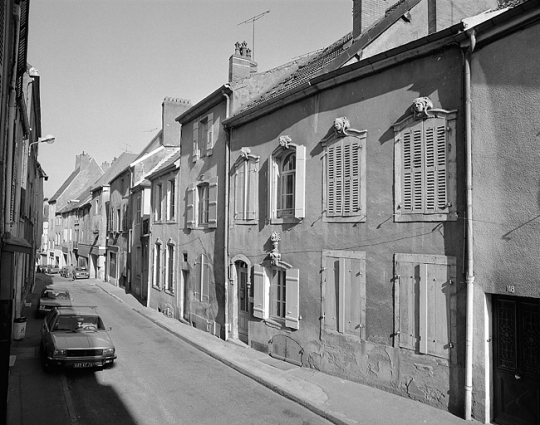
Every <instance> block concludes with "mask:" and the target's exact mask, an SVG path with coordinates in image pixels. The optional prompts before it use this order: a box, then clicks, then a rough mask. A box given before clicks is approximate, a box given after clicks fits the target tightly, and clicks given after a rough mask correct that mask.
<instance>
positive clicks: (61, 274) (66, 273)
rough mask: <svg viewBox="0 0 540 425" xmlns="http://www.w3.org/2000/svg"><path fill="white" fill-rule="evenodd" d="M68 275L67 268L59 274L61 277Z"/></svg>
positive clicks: (62, 269)
mask: <svg viewBox="0 0 540 425" xmlns="http://www.w3.org/2000/svg"><path fill="white" fill-rule="evenodd" d="M68 273H69V269H68V268H67V267H62V268H61V269H60V272H59V274H60V276H62V277H68Z"/></svg>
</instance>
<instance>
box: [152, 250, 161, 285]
mask: <svg viewBox="0 0 540 425" xmlns="http://www.w3.org/2000/svg"><path fill="white" fill-rule="evenodd" d="M161 255H162V253H161V242H160V241H157V242H156V244H155V246H154V286H155V287H156V288H160V287H161Z"/></svg>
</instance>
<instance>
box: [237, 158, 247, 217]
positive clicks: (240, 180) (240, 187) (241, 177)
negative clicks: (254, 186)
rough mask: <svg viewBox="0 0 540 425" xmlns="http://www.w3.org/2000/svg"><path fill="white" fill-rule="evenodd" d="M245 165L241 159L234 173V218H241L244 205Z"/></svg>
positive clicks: (243, 214)
mask: <svg viewBox="0 0 540 425" xmlns="http://www.w3.org/2000/svg"><path fill="white" fill-rule="evenodd" d="M246 166H247V161H242V162H241V163H240V164H239V166H238V167H236V170H235V173H234V219H235V220H243V219H244V217H245V209H246V208H245V207H246Z"/></svg>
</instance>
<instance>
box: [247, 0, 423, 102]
mask: <svg viewBox="0 0 540 425" xmlns="http://www.w3.org/2000/svg"><path fill="white" fill-rule="evenodd" d="M419 2H420V0H398V1H397V2H396V3H394V4H393V5H392V6H390V7H389V8H388V9H386V13H385V16H384V17H382V18H381V19H379V20H377V21H376V22H375V23H374V24H373V25H372V26H370V27H369V28H367V30H366V31H364V32H362V34H360V36H359V37H357V38H356V39H353V37H352V32H350V33H348V34H346V35H345V36H343V37H342V38H340V39H339V40H337V41H336V42H334V43H332V44H331V45H330V46H328V47H326V48H324V49H321V50H320V52H319V53H318V54H315V55H314V56H313V57H312V59H311V60H310V61H309V62H308V63H307V64H305V65H304V66H300V67H299V68H298V70H296V71H294V72H292V73H291V74H290V75H288V76H286V77H285V78H284V79H282V80H281V81H280V82H279V83H278V84H276V85H275V86H274V87H272V88H271V89H270V90H268V91H266V92H265V93H264V94H263V95H261V96H259V97H257V98H255V99H254V100H253V101H251V102H249V103H247V104H246V105H245V106H244V107H243V108H242V109H241V110H240V111H239V112H243V111H246V110H248V109H251V108H253V107H256V106H259V105H262V104H264V103H266V102H268V101H270V100H272V99H274V98H276V97H278V96H280V95H282V94H283V93H286V92H289V91H292V90H294V89H295V88H297V87H299V86H301V85H303V84H305V83H307V82H308V81H309V80H310V79H311V78H313V77H315V76H317V75H320V74H321V73H325V72H328V71H331V70H334V69H337V68H339V67H340V66H342V65H344V64H345V63H346V62H347V61H348V60H349V59H350V58H351V57H353V56H354V55H356V54H357V53H358V52H361V51H362V49H363V48H365V47H366V46H367V45H369V44H370V43H371V42H372V41H374V40H375V39H376V38H377V37H378V36H379V35H381V34H382V33H383V32H384V31H386V30H387V29H388V28H389V27H390V26H392V25H393V24H394V23H395V22H396V21H397V20H398V19H400V18H401V16H403V14H404V13H405V12H406V11H408V10H410V9H411V8H413V7H414V6H416V5H417V4H418V3H419Z"/></svg>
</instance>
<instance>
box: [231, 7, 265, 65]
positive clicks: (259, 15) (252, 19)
mask: <svg viewBox="0 0 540 425" xmlns="http://www.w3.org/2000/svg"><path fill="white" fill-rule="evenodd" d="M267 13H270V11H269V10H267V11H266V12H263V13H259V14H258V15H256V16H252V17H251V18H249V19H246V20H245V21H244V22H240V23H239V24H238V25H242V24H249V23H250V22H251V23H252V24H253V31H252V34H253V37H252V38H253V42H252V44H251V47H252V50H251V51H252V52H253V55H252V57H253V60H255V21H257V20H259V19H261V18H262V17H263V16H264V15H266V14H267ZM238 25H237V26H238Z"/></svg>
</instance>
